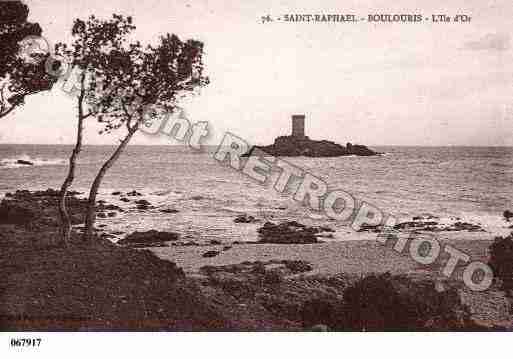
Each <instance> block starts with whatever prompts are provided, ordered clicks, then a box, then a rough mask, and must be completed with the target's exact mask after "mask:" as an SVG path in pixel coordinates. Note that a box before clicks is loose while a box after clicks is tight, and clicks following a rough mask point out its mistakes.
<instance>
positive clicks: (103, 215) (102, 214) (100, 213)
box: [96, 212, 107, 218]
mask: <svg viewBox="0 0 513 359" xmlns="http://www.w3.org/2000/svg"><path fill="white" fill-rule="evenodd" d="M96 217H98V218H107V215H106V214H105V213H104V212H98V213H97V214H96Z"/></svg>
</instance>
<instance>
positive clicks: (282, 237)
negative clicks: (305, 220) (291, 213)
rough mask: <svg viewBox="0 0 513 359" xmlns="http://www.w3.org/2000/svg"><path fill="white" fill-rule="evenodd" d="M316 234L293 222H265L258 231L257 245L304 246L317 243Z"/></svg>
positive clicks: (312, 230)
mask: <svg viewBox="0 0 513 359" xmlns="http://www.w3.org/2000/svg"><path fill="white" fill-rule="evenodd" d="M317 232H318V230H317V229H315V228H313V227H306V226H305V225H303V224H300V223H297V222H295V221H289V222H283V223H280V224H274V223H271V222H266V223H265V224H264V226H263V227H261V228H260V229H258V234H259V243H276V244H306V243H317V242H318V241H317V237H316V236H315V234H316V233H317Z"/></svg>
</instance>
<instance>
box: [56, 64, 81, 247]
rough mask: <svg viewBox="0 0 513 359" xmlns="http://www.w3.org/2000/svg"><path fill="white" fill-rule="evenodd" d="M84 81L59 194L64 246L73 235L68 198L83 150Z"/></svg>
mask: <svg viewBox="0 0 513 359" xmlns="http://www.w3.org/2000/svg"><path fill="white" fill-rule="evenodd" d="M84 80H85V74H83V75H82V78H81V85H82V87H81V92H80V95H79V97H78V125H77V141H76V143H75V147H74V148H73V152H72V153H71V156H70V158H69V168H68V174H67V176H66V179H65V180H64V182H63V183H62V186H61V192H60V194H59V215H60V218H61V241H62V242H63V244H64V245H67V244H68V243H69V239H70V235H71V220H70V216H69V213H68V209H67V208H66V196H67V194H68V189H69V187H70V186H71V184H72V183H73V180H74V179H75V168H76V163H77V158H78V156H79V154H80V151H81V150H82V138H83V136H82V133H83V130H84V119H85V116H84V95H85V91H84Z"/></svg>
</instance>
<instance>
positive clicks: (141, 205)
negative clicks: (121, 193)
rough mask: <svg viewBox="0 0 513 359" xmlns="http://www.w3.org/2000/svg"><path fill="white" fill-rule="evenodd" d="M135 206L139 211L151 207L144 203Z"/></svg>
mask: <svg viewBox="0 0 513 359" xmlns="http://www.w3.org/2000/svg"><path fill="white" fill-rule="evenodd" d="M136 208H137V209H138V210H140V211H146V210H148V209H150V208H151V207H150V206H148V205H146V204H139V205H137V207H136Z"/></svg>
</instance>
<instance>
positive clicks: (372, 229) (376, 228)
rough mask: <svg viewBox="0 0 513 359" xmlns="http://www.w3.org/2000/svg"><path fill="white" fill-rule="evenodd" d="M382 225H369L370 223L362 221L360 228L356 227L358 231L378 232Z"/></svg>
mask: <svg viewBox="0 0 513 359" xmlns="http://www.w3.org/2000/svg"><path fill="white" fill-rule="evenodd" d="M382 228H383V227H382V226H381V225H379V224H378V225H376V226H373V225H370V224H367V223H363V224H362V225H361V226H360V229H358V232H373V233H380V232H381V231H382Z"/></svg>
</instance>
